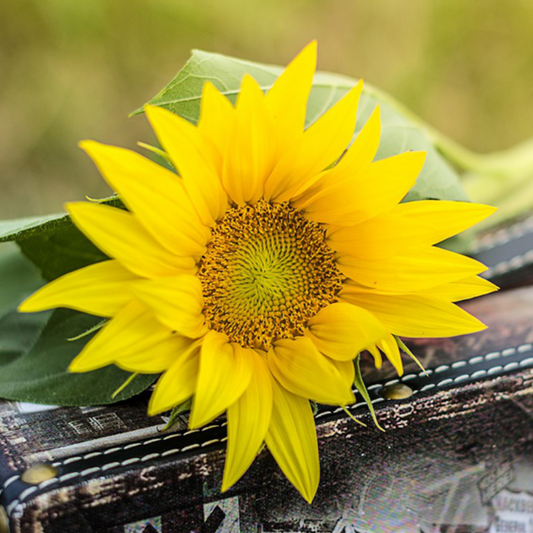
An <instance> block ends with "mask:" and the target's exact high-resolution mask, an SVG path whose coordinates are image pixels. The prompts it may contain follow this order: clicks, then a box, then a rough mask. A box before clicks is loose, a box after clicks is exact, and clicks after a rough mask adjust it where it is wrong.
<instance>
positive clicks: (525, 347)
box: [2, 343, 533, 515]
mask: <svg viewBox="0 0 533 533" xmlns="http://www.w3.org/2000/svg"><path fill="white" fill-rule="evenodd" d="M531 349H533V344H532V343H527V344H521V345H520V346H518V347H516V348H506V349H503V350H499V351H495V352H489V353H487V354H485V355H480V356H475V357H471V358H470V359H467V360H466V361H455V362H454V363H452V364H451V365H441V366H439V367H437V368H436V369H435V370H434V372H435V373H438V372H443V371H444V370H448V369H449V368H457V367H458V366H465V365H468V364H469V365H476V364H479V363H482V362H486V361H491V360H493V359H496V358H499V357H509V356H510V355H513V354H515V353H517V352H518V353H524V352H527V351H529V350H531ZM463 363H464V365H463ZM530 364H533V357H528V358H527V359H523V360H522V361H520V362H512V363H509V364H508V365H505V366H502V365H496V366H495V367H492V368H490V369H488V370H477V371H474V372H472V373H471V374H469V373H465V374H461V375H459V376H457V377H455V378H446V379H444V380H442V381H440V382H439V383H437V384H435V383H428V384H427V385H425V386H423V387H422V388H420V389H419V390H415V391H413V392H414V393H417V392H423V391H426V390H429V389H432V388H438V387H444V386H446V385H449V384H450V383H459V382H461V381H465V380H467V379H469V378H477V377H481V376H486V375H491V373H495V372H499V371H501V370H502V369H503V370H510V369H512V368H517V367H522V368H524V367H526V366H528V365H530ZM428 373H432V371H431V370H428ZM418 376H419V377H423V376H425V373H424V372H420V373H419V374H418ZM414 377H416V374H407V375H405V376H402V377H401V378H399V379H393V380H391V381H388V382H386V383H385V385H381V384H376V385H371V386H370V387H368V389H380V388H382V387H384V386H387V385H392V384H395V383H399V382H403V381H409V380H410V379H413V378H414ZM383 401H384V398H381V397H378V398H375V399H373V400H371V402H372V404H375V403H379V402H383ZM362 405H366V403H365V402H364V401H363V402H359V403H356V404H354V405H352V406H349V407H348V410H354V409H357V408H358V407H360V406H362ZM343 410H344V409H343V408H342V407H338V408H336V409H334V410H331V411H321V412H320V413H318V414H317V415H316V417H315V418H317V419H318V418H322V417H323V416H327V415H332V414H335V413H339V412H341V411H343ZM226 424H227V423H226V422H223V423H222V424H211V425H210V426H206V427H204V428H201V429H196V430H189V431H187V432H186V433H184V434H183V435H187V434H191V433H199V432H201V431H206V430H208V429H213V428H220V427H223V426H225V425H226ZM180 436H182V434H180V433H173V434H171V435H166V436H164V437H158V438H154V439H150V440H148V441H145V442H143V443H139V444H138V445H139V446H143V445H146V444H150V443H154V442H160V441H163V440H168V439H169V438H176V437H180ZM226 440H227V437H223V438H222V439H212V440H209V441H206V442H203V443H201V444H199V443H194V444H190V445H187V446H184V447H182V448H172V449H170V450H165V451H164V452H161V453H155V452H154V453H150V454H147V455H144V456H141V457H130V458H129V459H125V460H124V461H120V462H119V461H112V462H110V463H106V464H105V465H102V466H95V467H91V468H87V469H85V470H82V471H80V472H69V473H68V474H63V475H62V476H59V477H55V478H52V479H47V480H46V481H43V482H41V483H39V485H35V486H33V487H29V488H27V489H25V490H24V491H22V492H21V493H20V495H19V497H18V498H17V499H15V500H13V502H11V503H10V504H9V505H8V507H7V508H6V512H7V514H8V515H11V514H12V513H13V512H15V511H16V510H17V509H16V508H17V506H18V505H22V504H23V503H24V501H23V500H25V499H26V498H27V497H28V496H30V495H31V494H33V493H34V492H36V491H37V490H40V489H42V488H45V487H48V486H50V485H55V484H56V483H60V482H61V481H66V480H68V479H73V478H77V477H85V476H88V475H89V474H93V473H95V472H105V471H107V470H110V469H112V468H116V467H117V466H128V465H130V464H133V463H136V462H146V461H150V460H152V459H156V458H159V457H167V456H168V455H172V454H174V453H180V452H186V451H189V450H193V449H196V448H205V447H206V446H210V445H212V444H215V443H222V442H225V441H226ZM135 444H136V445H137V443H135ZM128 447H129V448H131V447H132V446H131V444H130V445H125V446H116V447H114V448H110V450H112V451H113V452H115V451H119V450H125V449H128ZM110 450H105V451H103V452H91V453H88V454H85V455H82V456H76V457H69V458H68V459H65V460H64V461H56V462H54V463H52V465H53V466H61V465H66V464H70V463H72V462H74V461H75V460H76V461H80V460H82V459H87V458H90V457H96V456H98V455H107V454H108V453H111V452H110ZM19 478H20V475H18V474H17V475H14V476H12V477H10V478H8V479H7V480H6V481H5V482H4V485H3V487H2V490H4V489H5V488H6V487H7V486H8V485H10V484H11V483H13V482H14V481H15V480H17V479H19Z"/></svg>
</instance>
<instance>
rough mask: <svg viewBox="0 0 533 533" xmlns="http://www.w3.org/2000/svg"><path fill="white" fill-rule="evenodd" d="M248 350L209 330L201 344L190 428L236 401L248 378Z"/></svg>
mask: <svg viewBox="0 0 533 533" xmlns="http://www.w3.org/2000/svg"><path fill="white" fill-rule="evenodd" d="M253 368H254V366H253V359H252V354H251V350H249V349H245V348H242V347H241V346H239V345H237V344H230V343H229V341H228V338H227V337H226V335H224V334H222V333H217V332H215V331H210V332H209V333H207V335H206V336H205V338H204V340H203V342H202V351H201V353H200V369H199V372H198V383H197V386H196V394H195V396H194V400H193V404H192V410H191V418H190V420H189V425H190V427H191V428H198V427H201V426H203V425H204V424H207V423H208V422H210V421H211V420H213V419H214V418H216V417H217V416H218V415H220V414H222V413H223V412H224V411H225V410H226V409H227V408H228V407H229V406H230V405H231V404H233V403H234V402H236V401H237V400H238V399H239V398H240V396H241V395H242V394H243V392H244V391H245V390H246V389H247V387H248V385H249V384H250V380H251V379H252V371H253Z"/></svg>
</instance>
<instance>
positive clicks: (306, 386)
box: [267, 337, 354, 405]
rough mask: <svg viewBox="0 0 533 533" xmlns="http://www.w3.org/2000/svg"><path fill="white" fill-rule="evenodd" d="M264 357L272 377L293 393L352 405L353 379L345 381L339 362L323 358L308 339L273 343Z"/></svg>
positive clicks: (300, 338) (327, 402)
mask: <svg viewBox="0 0 533 533" xmlns="http://www.w3.org/2000/svg"><path fill="white" fill-rule="evenodd" d="M267 357H268V364H269V367H270V370H271V371H272V374H273V375H274V377H275V378H276V379H277V380H278V381H279V382H280V383H281V385H283V387H285V388H286V389H287V390H289V391H291V392H292V393H294V394H298V395H299V396H302V397H304V398H310V399H311V400H314V401H316V402H319V403H325V404H332V405H346V404H348V403H353V402H354V396H353V392H352V383H353V380H352V381H350V382H348V381H346V375H347V374H346V372H345V369H344V368H343V367H342V362H335V361H332V360H331V359H329V358H327V357H325V356H324V355H322V354H321V353H320V352H319V351H318V349H317V348H316V346H315V345H314V343H313V341H312V340H311V339H309V338H307V337H297V338H296V339H294V340H291V339H282V340H279V341H276V342H275V343H274V346H273V347H272V348H271V349H270V351H269V352H268V356H267ZM348 364H350V365H351V364H352V363H348ZM339 365H340V367H341V368H340V369H339ZM352 366H353V365H352Z"/></svg>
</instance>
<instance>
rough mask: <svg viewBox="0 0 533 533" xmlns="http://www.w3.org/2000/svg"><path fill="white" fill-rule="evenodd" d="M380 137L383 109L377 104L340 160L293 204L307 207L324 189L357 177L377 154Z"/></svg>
mask: <svg viewBox="0 0 533 533" xmlns="http://www.w3.org/2000/svg"><path fill="white" fill-rule="evenodd" d="M380 139H381V111H380V108H379V106H377V107H376V109H374V111H373V112H372V114H371V115H370V117H369V118H368V120H367V121H366V123H365V125H364V126H363V128H362V129H361V131H360V132H359V133H358V134H357V135H356V137H355V139H354V141H353V142H352V144H351V145H350V147H349V148H348V150H346V153H345V154H344V155H343V156H342V158H341V159H340V161H339V162H338V163H337V164H336V165H335V166H334V167H333V168H331V169H329V170H327V171H326V172H324V174H323V175H322V176H320V179H319V180H317V182H316V183H315V184H314V185H312V186H311V187H309V188H308V189H307V190H306V191H305V192H303V194H301V195H300V196H299V197H298V198H296V199H294V200H293V201H292V203H293V205H294V206H295V207H297V208H298V209H305V207H307V205H309V203H310V202H312V201H313V199H314V198H315V195H317V193H320V191H321V190H322V189H327V188H329V187H331V186H334V185H335V184H337V183H339V181H342V180H345V179H351V180H353V179H356V176H358V175H361V174H363V173H364V172H365V171H366V170H367V169H368V167H369V166H370V164H371V163H372V161H373V159H374V157H375V156H376V153H377V151H378V148H379V142H380ZM319 197H320V195H318V198H319Z"/></svg>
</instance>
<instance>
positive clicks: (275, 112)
mask: <svg viewBox="0 0 533 533" xmlns="http://www.w3.org/2000/svg"><path fill="white" fill-rule="evenodd" d="M316 56H317V42H316V41H312V42H311V43H309V44H308V45H307V46H306V47H305V48H304V49H303V50H302V51H301V52H300V53H299V54H298V55H297V56H296V57H295V58H294V59H293V60H292V62H291V63H290V64H289V65H288V66H287V68H286V69H285V70H284V71H283V72H282V73H281V75H280V76H279V77H278V78H277V79H276V81H275V82H274V85H272V87H271V88H270V90H269V91H268V93H267V95H266V98H265V103H266V105H267V108H268V110H269V111H270V114H271V115H272V118H273V119H274V121H275V127H276V131H277V134H278V138H279V141H280V145H281V149H282V150H283V148H287V147H289V146H292V145H293V144H294V143H295V141H296V140H297V139H298V138H299V137H300V136H301V135H302V133H303V131H304V127H305V116H306V113H307V100H308V98H309V93H310V92H311V85H312V83H313V75H314V73H315V70H316Z"/></svg>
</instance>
